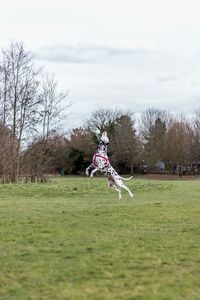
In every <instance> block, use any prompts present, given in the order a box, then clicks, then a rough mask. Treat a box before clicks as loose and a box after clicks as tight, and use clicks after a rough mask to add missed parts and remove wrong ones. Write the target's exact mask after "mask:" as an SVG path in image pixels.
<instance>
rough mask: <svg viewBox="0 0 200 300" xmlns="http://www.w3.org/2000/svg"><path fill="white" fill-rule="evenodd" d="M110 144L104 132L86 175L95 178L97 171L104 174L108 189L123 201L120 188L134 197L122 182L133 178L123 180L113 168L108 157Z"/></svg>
mask: <svg viewBox="0 0 200 300" xmlns="http://www.w3.org/2000/svg"><path fill="white" fill-rule="evenodd" d="M108 144H109V138H108V136H107V133H106V132H103V133H102V136H101V139H100V143H99V146H98V148H97V151H96V153H95V154H94V156H93V159H92V163H91V165H90V166H89V167H88V168H87V169H86V175H87V176H90V178H93V176H94V174H95V173H96V172H97V171H100V172H101V173H102V174H104V175H105V176H106V177H107V183H108V187H110V188H112V189H113V190H115V191H116V192H118V195H119V200H121V198H122V195H121V190H120V188H123V189H125V190H126V191H127V192H128V193H129V196H130V197H133V194H132V192H131V191H130V190H129V188H128V187H127V186H126V185H125V184H124V183H123V181H122V180H130V179H132V178H133V176H131V177H129V178H123V177H121V176H120V175H119V174H118V173H117V171H116V170H115V169H114V168H113V166H112V165H111V164H110V162H109V159H108V155H107V148H108Z"/></svg>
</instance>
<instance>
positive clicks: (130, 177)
mask: <svg viewBox="0 0 200 300" xmlns="http://www.w3.org/2000/svg"><path fill="white" fill-rule="evenodd" d="M120 178H121V179H122V180H131V179H132V178H133V176H131V177H129V178H124V177H121V176H120Z"/></svg>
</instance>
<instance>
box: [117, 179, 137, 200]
mask: <svg viewBox="0 0 200 300" xmlns="http://www.w3.org/2000/svg"><path fill="white" fill-rule="evenodd" d="M115 182H116V184H117V185H118V186H119V187H120V188H122V189H124V190H126V191H127V192H128V193H129V196H130V197H131V198H133V193H131V191H130V190H129V188H128V187H127V186H126V185H125V184H124V183H123V182H122V181H121V180H119V179H118V180H115Z"/></svg>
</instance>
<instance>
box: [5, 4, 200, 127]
mask: <svg viewBox="0 0 200 300" xmlns="http://www.w3.org/2000/svg"><path fill="white" fill-rule="evenodd" d="M0 7H1V8H0V47H1V48H4V47H7V46H8V45H9V44H10V41H22V42H23V43H24V46H25V48H26V50H29V51H31V52H33V54H34V55H35V61H36V63H37V64H39V65H42V66H45V68H46V70H47V71H48V72H49V73H53V74H54V75H55V78H56V80H57V81H58V83H59V88H60V91H67V90H70V94H69V97H68V99H67V101H68V102H70V101H72V102H73V103H74V104H73V106H71V108H70V109H69V112H70V114H71V115H70V117H69V119H68V126H72V127H75V126H80V125H82V123H83V122H84V120H85V119H86V118H88V116H89V115H90V114H91V112H92V111H94V110H95V109H97V108H99V107H108V108H121V109H125V110H127V109H131V110H133V111H135V112H136V113H141V112H142V111H144V110H145V109H147V108H149V107H157V108H161V109H167V110H169V111H175V112H178V111H180V112H183V113H192V112H194V111H195V109H197V108H200V17H199V13H200V1H199V0H150V1H149V0H101V1H100V0H99V1H98V0H69V1H68V0H65V1H61V0H57V1H46V0H43V1H41V0H40V1H39V0H34V1H33V0H29V1H27V0H26V1H25V0H18V1H14V0H13V1H10V0H7V1H1V6H0Z"/></svg>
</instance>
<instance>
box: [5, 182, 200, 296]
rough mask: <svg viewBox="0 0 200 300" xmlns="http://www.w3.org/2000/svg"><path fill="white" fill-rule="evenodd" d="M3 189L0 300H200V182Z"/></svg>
mask: <svg viewBox="0 0 200 300" xmlns="http://www.w3.org/2000/svg"><path fill="white" fill-rule="evenodd" d="M127 185H128V186H129V187H130V188H131V190H133V192H134V199H131V198H129V196H128V193H126V192H123V200H122V201H121V202H119V201H118V199H117V194H115V193H114V192H113V191H111V190H109V189H108V188H107V186H106V181H105V179H104V178H94V179H93V180H90V179H88V178H81V177H66V178H58V179H53V180H52V181H51V182H49V183H46V184H24V185H23V184H16V185H0V225H1V227H0V299H1V300H7V299H9V300H10V299H14V300H18V299H19V300H23V299H26V300H28V299H35V300H39V299H42V300H43V299H45V300H46V299H48V300H50V299H53V300H57V299H59V300H62V299H70V300H71V299H72V300H73V299H81V300H84V299H94V300H98V299H99V300H102V299H115V300H118V299H127V300H134V299H135V300H141V299H147V300H156V299H163V300H164V299H165V300H167V299H170V300H171V299H174V300H179V299H184V300H185V299H186V300H187V299H188V300H193V299H200V196H199V195H200V182H199V181H179V180H177V181H153V180H151V181H145V180H141V179H136V180H132V181H131V182H128V183H127Z"/></svg>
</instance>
